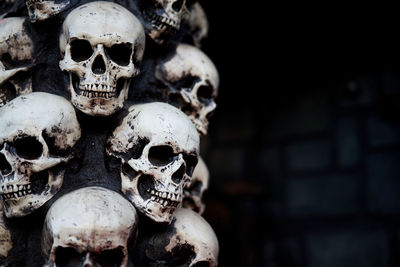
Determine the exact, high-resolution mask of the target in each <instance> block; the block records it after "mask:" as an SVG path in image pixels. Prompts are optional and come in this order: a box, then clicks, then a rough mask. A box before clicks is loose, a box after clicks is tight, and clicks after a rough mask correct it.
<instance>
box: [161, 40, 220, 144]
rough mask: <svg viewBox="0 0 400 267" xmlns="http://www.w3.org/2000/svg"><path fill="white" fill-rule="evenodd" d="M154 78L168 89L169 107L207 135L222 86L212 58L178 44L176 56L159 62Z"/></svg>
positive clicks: (202, 133)
mask: <svg viewBox="0 0 400 267" xmlns="http://www.w3.org/2000/svg"><path fill="white" fill-rule="evenodd" d="M155 76H156V78H157V79H158V80H159V81H160V82H161V84H162V87H163V88H167V89H166V90H167V96H166V97H167V101H168V103H170V104H172V105H174V106H176V107H178V108H179V109H181V110H182V111H183V112H185V113H186V114H187V115H188V116H189V117H190V119H191V120H192V122H193V123H194V124H195V126H196V128H197V130H198V131H199V133H200V134H201V135H202V136H205V135H207V131H208V124H209V121H208V120H209V118H210V117H211V116H212V114H213V113H212V112H213V111H214V110H215V108H216V107H217V105H216V103H215V101H214V99H215V98H216V97H217V93H218V86H219V75H218V71H217V69H216V67H215V65H214V63H213V62H212V61H211V60H210V58H209V57H208V56H207V55H206V54H204V53H203V52H202V51H201V50H200V49H198V48H197V47H195V46H191V45H187V44H179V45H178V46H177V47H176V51H175V52H174V54H172V55H167V56H166V57H165V58H164V59H161V60H160V63H159V64H157V66H156V70H155Z"/></svg>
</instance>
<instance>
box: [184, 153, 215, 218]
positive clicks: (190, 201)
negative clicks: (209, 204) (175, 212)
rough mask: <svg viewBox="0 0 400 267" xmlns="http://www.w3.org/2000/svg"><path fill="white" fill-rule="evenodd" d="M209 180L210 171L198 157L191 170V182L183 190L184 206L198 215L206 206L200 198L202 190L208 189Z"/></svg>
mask: <svg viewBox="0 0 400 267" xmlns="http://www.w3.org/2000/svg"><path fill="white" fill-rule="evenodd" d="M209 180H210V172H209V170H208V168H207V165H206V164H205V162H204V160H203V159H202V158H201V157H199V162H198V163H197V165H196V167H195V168H194V171H193V176H192V183H191V184H190V187H189V188H185V189H184V191H183V202H182V206H183V207H184V208H188V209H191V210H193V211H195V212H197V213H199V214H200V215H201V214H203V212H204V210H205V208H206V206H205V204H204V202H203V200H202V198H203V194H204V192H205V191H206V190H207V189H208V183H209Z"/></svg>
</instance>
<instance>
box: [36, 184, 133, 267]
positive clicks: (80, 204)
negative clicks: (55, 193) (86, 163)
mask: <svg viewBox="0 0 400 267" xmlns="http://www.w3.org/2000/svg"><path fill="white" fill-rule="evenodd" d="M137 224H138V216H137V213H136V210H135V208H134V207H133V205H132V204H131V203H130V202H129V201H128V200H126V199H125V198H124V197H123V196H122V195H121V194H119V193H117V192H114V191H111V190H109V189H106V188H102V187H97V186H92V187H84V188H81V189H77V190H75V191H72V192H70V193H67V194H66V195H63V196H62V197H60V198H59V199H57V200H56V202H54V204H53V205H52V206H51V208H50V209H49V211H48V212H47V215H46V218H45V225H44V227H43V231H42V233H43V234H42V254H43V255H44V257H45V258H46V265H45V266H46V267H56V266H84V267H94V266H120V267H123V266H126V265H127V261H128V245H132V244H133V243H134V242H135V239H136V235H137Z"/></svg>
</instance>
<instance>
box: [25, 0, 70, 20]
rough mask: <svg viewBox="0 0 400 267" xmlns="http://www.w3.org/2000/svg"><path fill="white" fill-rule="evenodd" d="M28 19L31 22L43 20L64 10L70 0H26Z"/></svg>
mask: <svg viewBox="0 0 400 267" xmlns="http://www.w3.org/2000/svg"><path fill="white" fill-rule="evenodd" d="M25 4H26V7H27V8H28V15H29V19H30V21H31V22H32V23H34V22H36V21H43V20H46V19H48V18H50V17H53V16H55V15H57V14H59V13H61V12H62V11H64V10H66V9H67V8H68V7H69V5H70V0H26V1H25Z"/></svg>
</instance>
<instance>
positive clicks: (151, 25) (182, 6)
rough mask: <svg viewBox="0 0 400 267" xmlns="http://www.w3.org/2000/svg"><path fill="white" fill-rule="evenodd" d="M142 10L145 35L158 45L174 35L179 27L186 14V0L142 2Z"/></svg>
mask: <svg viewBox="0 0 400 267" xmlns="http://www.w3.org/2000/svg"><path fill="white" fill-rule="evenodd" d="M142 9H143V10H142V12H141V13H142V17H143V20H144V21H143V25H144V28H145V30H146V33H147V34H148V35H149V36H150V38H151V39H152V40H153V41H155V42H156V43H158V44H160V45H162V44H164V43H165V42H166V41H168V40H169V39H171V38H172V36H174V35H175V33H176V32H177V31H178V30H179V28H180V26H181V20H182V18H183V17H184V15H185V14H187V12H188V11H187V9H186V0H150V1H144V4H143V8H142Z"/></svg>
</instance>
